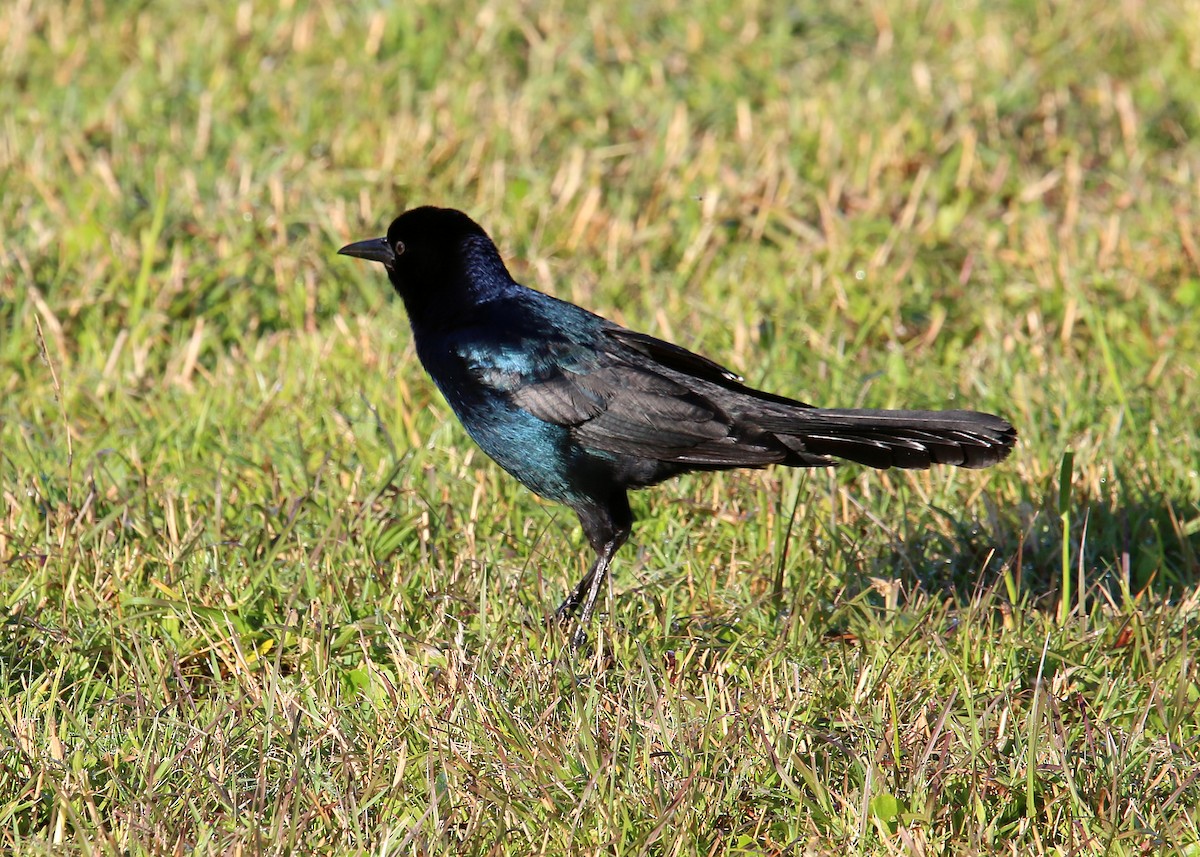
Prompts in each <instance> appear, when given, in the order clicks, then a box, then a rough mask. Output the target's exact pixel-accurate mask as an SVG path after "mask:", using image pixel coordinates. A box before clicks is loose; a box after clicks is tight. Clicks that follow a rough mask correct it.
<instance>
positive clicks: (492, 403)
mask: <svg viewBox="0 0 1200 857" xmlns="http://www.w3.org/2000/svg"><path fill="white" fill-rule="evenodd" d="M338 252H339V253H341V254H343V255H346V256H357V257H358V258H360V259H369V260H371V261H373V262H380V263H382V264H383V266H384V268H385V269H386V270H387V273H388V278H389V279H390V280H391V281H392V285H393V286H394V287H395V289H396V292H397V293H398V294H399V295H400V297H401V299H403V301H404V307H405V309H406V310H407V311H408V319H409V322H410V324H411V325H412V332H413V338H414V340H415V343H416V349H417V355H418V356H419V357H420V359H421V363H422V364H423V365H424V366H425V369H426V370H427V371H428V372H429V374H430V376H431V377H432V378H433V381H434V383H435V384H437V386H438V389H440V390H441V391H442V395H444V396H445V397H446V401H447V402H449V403H450V407H451V408H452V409H453V410H454V413H455V414H457V415H458V418H459V420H460V421H461V422H462V424H463V426H464V427H465V428H466V430H467V433H468V434H470V435H471V437H472V438H474V440H475V442H476V443H478V444H479V446H481V447H482V448H483V451H484V452H486V453H487V454H488V455H490V456H491V457H492V458H493V459H495V460H496V462H497V463H498V464H499V465H500V466H501V467H503V468H504V469H505V470H507V471H508V472H509V473H511V474H512V475H513V476H515V477H516V478H517V479H518V480H520V482H521V483H523V484H524V485H525V486H526V487H527V488H529V489H530V490H531V491H533V492H535V493H537V494H540V495H541V496H543V497H546V498H548V499H551V500H557V501H558V502H560V503H565V504H566V505H568V506H570V507H571V509H573V510H574V512H575V514H576V515H578V516H579V522H580V524H582V525H583V532H584V535H586V536H587V539H588V542H589V543H591V546H592V548H593V549H594V550H595V552H596V559H595V562H593V563H592V566H591V568H590V569H589V570H588V572H587V574H586V575H584V577H583V579H582V580H580V581H579V583H578V584H577V585H576V586H575V588H574V589H573V590H572V591H571V593H570V594H569V595H568V596H567V597H566V599H565V600H564V601H563V603H562V605H561V606H560V607H559V608H558V616H559V617H560V618H567V617H570V615H571V614H573V613H574V612H575V610H576V609H577V608H578V607H579V606H580V605H581V604H582V605H583V611H582V613H581V615H580V618H579V628H578V631H577V633H576V634H575V635H574V637H573V638H572V642H573V644H575V645H579V644H580V643H581V642H582V641H583V639H584V638H585V633H586V628H587V626H588V624H589V623H590V620H591V617H592V611H593V609H594V608H595V603H596V595H597V593H598V592H599V590H600V584H601V583H602V582H603V580H604V578H605V576H606V575H607V574H608V568H609V564H610V563H611V562H612V558H613V554H614V553H616V551H617V549H618V548H619V547H620V546H621V545H622V544H624V542H625V540H626V539H628V538H629V534H630V531H631V528H632V526H633V514H632V513H631V512H630V510H629V498H628V495H627V493H626V492H627V491H628V490H629V489H630V488H645V487H647V486H649V485H655V484H657V483H659V482H662V481H663V480H664V479H667V478H669V477H672V476H675V475H677V474H680V473H686V472H688V471H693V470H727V469H731V468H736V467H765V466H767V465H769V464H782V465H784V466H787V467H826V466H829V465H832V464H834V463H835V462H834V460H833V459H834V458H843V459H847V460H849V461H854V462H857V463H859V464H865V465H867V466H868V467H877V468H880V469H886V468H888V467H905V468H928V467H929V466H930V465H933V464H953V465H957V466H959V467H987V466H988V465H991V464H995V463H996V462H998V461H1000V460H1002V459H1003V458H1005V456H1007V455H1008V453H1009V452H1010V451H1011V450H1012V448H1013V444H1014V443H1015V442H1016V439H1017V433H1016V431H1015V430H1014V429H1013V427H1012V426H1011V425H1010V424H1009V423H1008V422H1007V421H1005V420H1003V419H1001V418H1000V417H997V416H993V415H992V414H984V413H978V412H975V411H887V410H870V409H859V408H853V409H851V408H846V409H843V408H818V407H814V406H812V405H808V404H805V403H804V402H799V401H796V400H794V399H788V398H785V397H783V396H777V395H773V394H771V393H765V392H762V391H761V390H755V389H753V388H751V387H747V386H745V385H744V384H743V383H742V379H741V378H739V377H738V376H737V375H736V374H734V373H733V372H731V371H729V370H728V369H725V368H724V367H722V366H720V365H718V364H716V363H714V362H712V361H711V360H708V359H707V358H705V357H701V356H700V355H698V354H693V353H692V352H690V351H688V350H686V349H684V348H680V347H679V346H678V345H672V344H671V343H669V342H664V341H663V340H661V339H656V338H654V337H653V336H647V335H646V334H644V333H635V332H634V331H632V330H627V329H626V328H623V327H621V326H619V325H616V324H613V323H612V322H610V321H607V320H606V319H603V318H601V317H600V316H598V315H593V314H592V313H590V312H588V311H587V310H585V309H582V308H580V307H578V306H575V305H574V304H571V303H567V302H565V301H561V300H558V299H557V298H552V297H550V296H549V295H546V294H543V293H541V292H538V291H535V290H533V289H530V288H526V287H525V286H522V285H520V284H518V283H517V282H516V281H514V280H513V278H512V277H511V276H510V275H509V273H508V269H507V268H506V267H505V266H504V262H503V261H502V260H501V258H500V253H499V252H498V251H497V250H496V245H495V244H493V243H492V240H491V239H490V238H489V237H488V235H487V233H486V232H484V231H483V229H482V228H480V226H479V225H478V224H477V223H475V221H473V220H471V218H469V217H467V215H465V214H463V213H462V212H460V211H455V210H453V209H446V208H433V207H423V208H414V209H412V210H410V211H407V212H405V213H404V214H402V215H400V217H398V218H396V220H394V221H393V222H392V225H391V227H389V229H388V233H387V237H386V238H373V239H370V240H368V241H359V242H357V243H354V244H350V245H347V246H346V247H343V248H342V249H341V250H339V251H338Z"/></svg>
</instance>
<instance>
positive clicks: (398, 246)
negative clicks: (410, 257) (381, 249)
mask: <svg viewBox="0 0 1200 857" xmlns="http://www.w3.org/2000/svg"><path fill="white" fill-rule="evenodd" d="M392 249H393V250H395V251H396V255H397V256H402V255H404V242H403V241H397V242H396V243H395V244H393V245H392Z"/></svg>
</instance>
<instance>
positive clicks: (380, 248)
mask: <svg viewBox="0 0 1200 857" xmlns="http://www.w3.org/2000/svg"><path fill="white" fill-rule="evenodd" d="M338 253H340V254H341V255H343V256H356V257H358V258H359V259H368V260H370V261H372V262H379V263H380V264H382V265H383V267H384V268H385V269H386V270H387V273H388V279H390V280H391V281H392V285H393V286H394V287H395V289H396V292H397V294H399V295H400V297H401V298H403V300H404V305H405V307H406V308H407V310H408V313H409V316H410V317H411V318H412V319H413V321H414V322H415V321H417V320H418V318H419V317H420V318H423V317H425V316H427V315H428V314H429V313H428V312H427V311H428V310H433V309H434V308H435V307H436V308H437V310H438V312H440V313H442V314H445V313H451V314H453V312H454V310H456V309H459V308H466V307H469V306H473V305H475V304H476V303H479V302H481V301H484V300H487V299H489V298H490V297H493V296H495V295H496V294H499V293H501V292H502V291H504V290H505V289H507V288H509V287H511V286H512V285H513V282H512V279H511V277H509V274H508V270H507V269H506V268H505V267H504V262H503V261H501V259H500V254H499V252H498V251H497V250H496V245H495V244H493V243H492V240H491V239H490V238H489V237H488V235H487V233H486V232H484V231H483V228H482V227H481V226H480V225H479V224H478V223H476V222H475V221H474V220H472V219H471V218H469V217H467V215H465V214H463V213H462V212H461V211H456V210H454V209H452V208H434V207H433V206H423V207H421V208H414V209H411V210H409V211H406V212H404V213H403V214H401V215H400V216H399V217H397V218H396V219H395V220H393V221H392V225H391V226H390V227H389V228H388V232H387V237H385V238H370V239H368V240H366V241H357V242H355V243H354V244H347V245H346V246H345V247H343V248H342V249H341V250H338Z"/></svg>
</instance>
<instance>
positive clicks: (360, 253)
mask: <svg viewBox="0 0 1200 857" xmlns="http://www.w3.org/2000/svg"><path fill="white" fill-rule="evenodd" d="M338 255H339V256H357V257H358V258H359V259H367V260H369V261H371V262H382V263H383V264H384V266H385V267H388V268H390V267H392V263H393V262H395V261H396V253H395V251H394V250H392V248H391V245H389V244H388V241H387V239H386V238H368V239H367V240H366V241H355V242H354V243H353V244H347V245H346V246H345V247H343V248H342V249H341V250H338Z"/></svg>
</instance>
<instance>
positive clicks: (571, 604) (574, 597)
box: [554, 556, 600, 622]
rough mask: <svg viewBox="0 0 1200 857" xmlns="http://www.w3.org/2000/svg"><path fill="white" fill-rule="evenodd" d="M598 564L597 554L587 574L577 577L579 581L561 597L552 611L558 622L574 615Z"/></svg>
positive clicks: (590, 583) (590, 584) (588, 587)
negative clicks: (560, 600) (560, 602)
mask: <svg viewBox="0 0 1200 857" xmlns="http://www.w3.org/2000/svg"><path fill="white" fill-rule="evenodd" d="M599 566H600V557H599V556H597V557H596V559H595V561H594V562H593V563H592V567H591V568H589V569H588V572H587V574H585V575H584V576H583V577H581V578H580V579H579V582H578V583H576V584H575V588H574V589H572V590H571V592H570V594H569V595H568V596H567V597H566V598H564V599H563V602H562V604H559V605H558V609H557V610H555V611H554V618H556V619H557V620H558V621H560V622H566V621H568V620H570V618H571V617H572V616H573V615H575V610H576V608H578V607H579V602H581V601H583V597H584V595H586V594H587V592H588V590H589V589H591V588H592V578H593V577H595V576H596V569H597V568H598V567H599Z"/></svg>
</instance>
